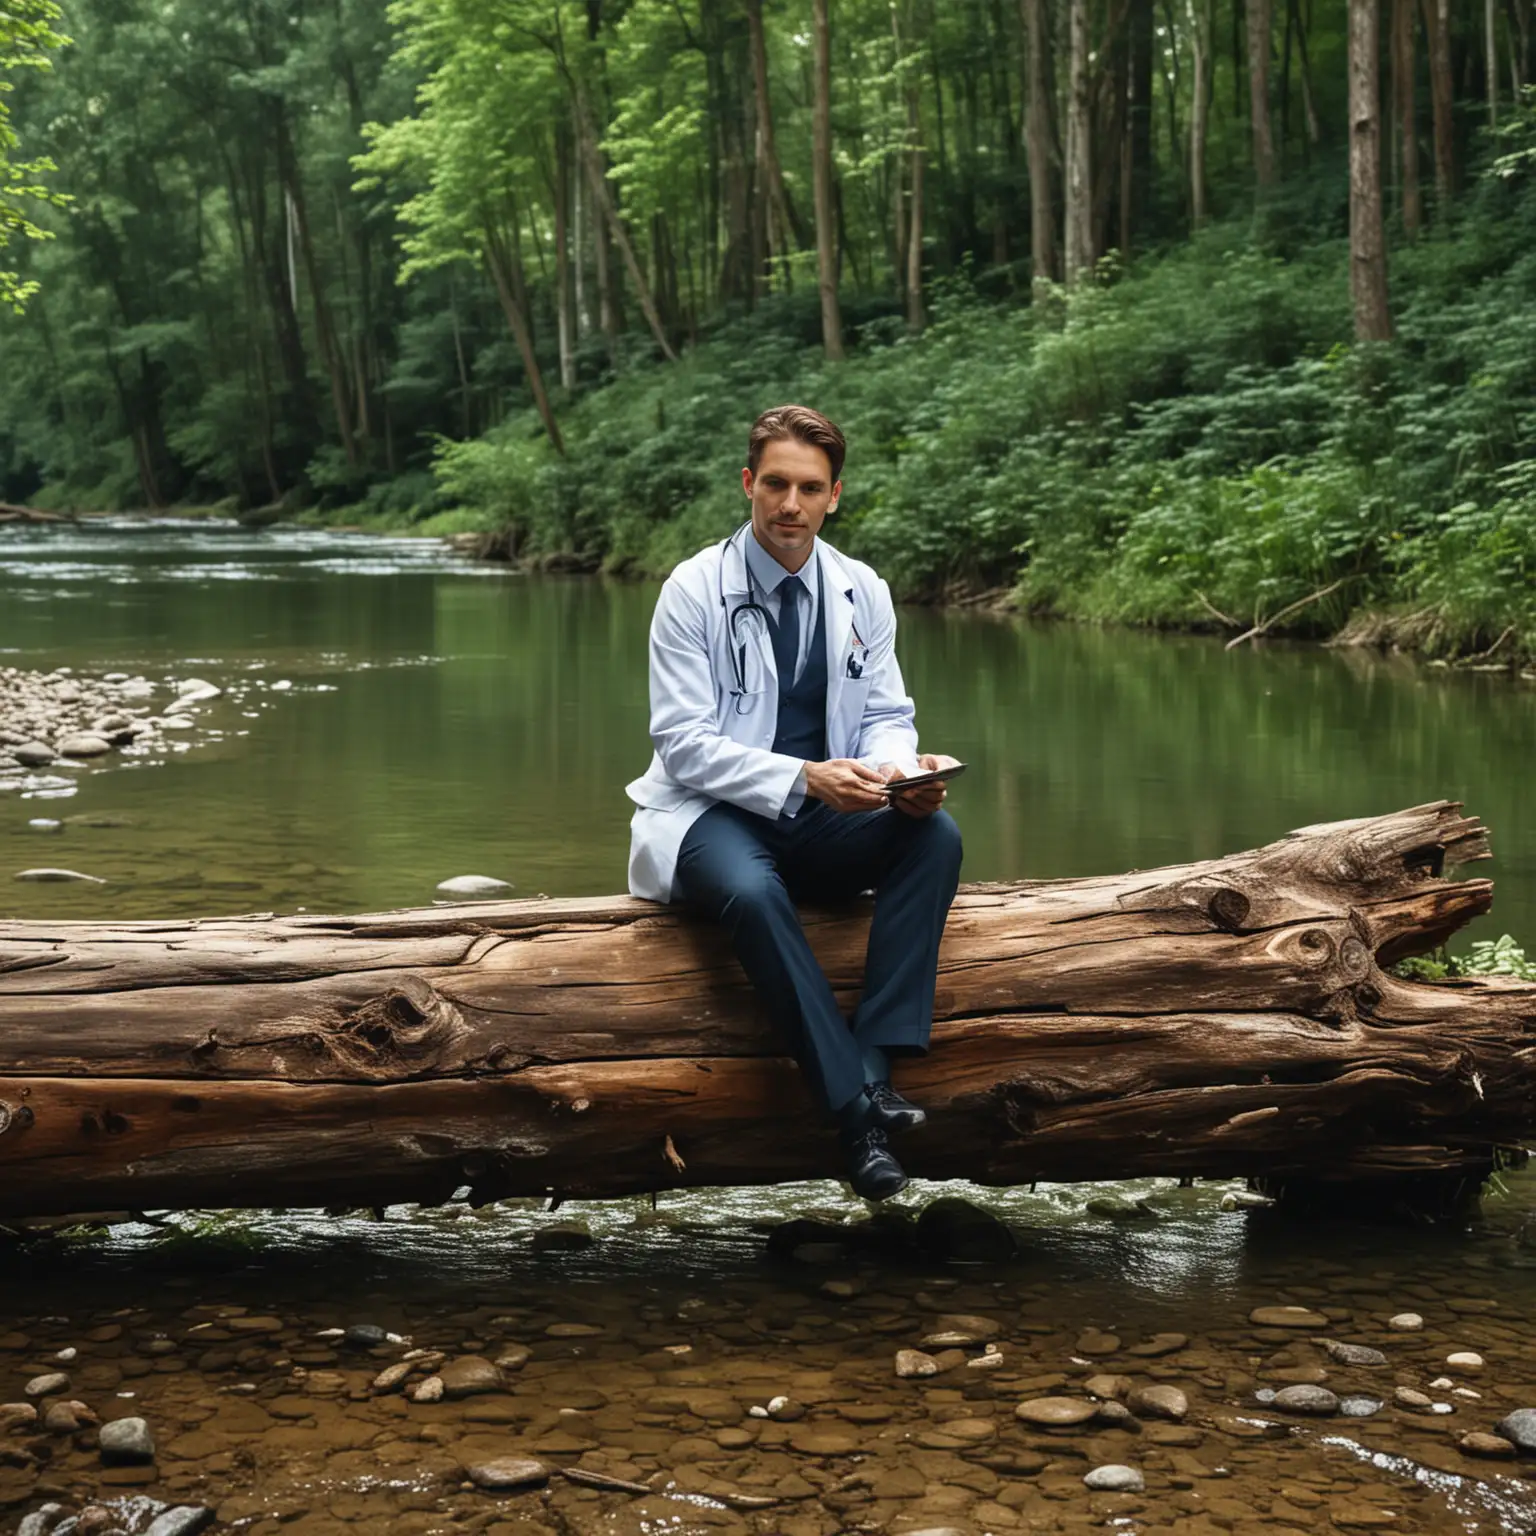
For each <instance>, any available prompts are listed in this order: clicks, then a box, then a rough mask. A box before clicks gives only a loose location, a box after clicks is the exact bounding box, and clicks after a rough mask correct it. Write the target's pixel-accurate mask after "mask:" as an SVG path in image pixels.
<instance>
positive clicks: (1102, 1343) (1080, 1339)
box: [1073, 1328, 1120, 1356]
mask: <svg viewBox="0 0 1536 1536" xmlns="http://www.w3.org/2000/svg"><path fill="white" fill-rule="evenodd" d="M1073 1348H1074V1349H1075V1351H1076V1352H1077V1353H1078V1354H1080V1355H1090V1356H1091V1355H1114V1354H1118V1353H1119V1352H1120V1340H1119V1337H1118V1336H1117V1335H1115V1334H1113V1333H1101V1332H1100V1331H1099V1330H1098V1329H1097V1328H1090V1329H1089V1330H1088V1331H1087V1332H1086V1333H1080V1334H1079V1335H1078V1336H1077V1343H1076V1344H1075V1345H1074V1346H1073Z"/></svg>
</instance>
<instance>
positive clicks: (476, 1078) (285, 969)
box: [0, 803, 1536, 1217]
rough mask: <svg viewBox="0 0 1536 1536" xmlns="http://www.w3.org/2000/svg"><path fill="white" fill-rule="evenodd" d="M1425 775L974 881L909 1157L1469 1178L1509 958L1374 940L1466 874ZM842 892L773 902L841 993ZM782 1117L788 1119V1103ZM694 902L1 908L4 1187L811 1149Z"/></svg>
mask: <svg viewBox="0 0 1536 1536" xmlns="http://www.w3.org/2000/svg"><path fill="white" fill-rule="evenodd" d="M1487 853H1488V847H1487V838H1486V834H1485V832H1484V829H1483V828H1482V826H1481V825H1480V824H1479V823H1478V822H1477V821H1476V820H1474V819H1470V818H1467V817H1464V816H1462V815H1461V814H1460V808H1459V807H1457V806H1454V805H1450V804H1446V803H1440V804H1436V805H1429V806H1421V807H1418V808H1416V809H1414V810H1410V811H1402V812H1398V813H1397V814H1395V815H1389V816H1382V817H1377V818H1367V819H1363V820H1357V821H1348V822H1338V823H1334V824H1331V825H1327V826H1318V827H1310V828H1306V829H1304V830H1303V831H1300V832H1296V833H1292V834H1291V835H1290V836H1289V837H1287V838H1284V839H1282V840H1281V841H1279V842H1277V843H1272V844H1270V845H1269V846H1268V847H1265V848H1261V849H1258V850H1256V851H1254V852H1250V853H1245V854H1237V855H1233V856H1231V857H1228V858H1224V859H1216V860H1210V861H1206V862H1203V863H1196V864H1188V865H1183V866H1178V867H1174V868H1169V869H1163V870H1157V871H1151V872H1138V873H1135V874H1128V875H1116V876H1106V877H1097V878H1093V879H1088V880H1080V881H1038V882H1029V883H1024V884H1019V885H1006V886H971V887H967V888H966V889H965V891H963V892H962V894H961V896H960V897H959V899H958V900H957V902H956V905H955V908H954V910H953V912H952V914H951V916H950V920H949V924H948V927H947V930H946V933H945V938H944V945H943V950H942V953H941V956H940V964H939V978H938V988H937V994H936V1001H935V1014H936V1025H935V1032H934V1041H933V1049H932V1052H931V1054H930V1055H929V1056H927V1057H926V1058H924V1059H922V1060H921V1061H913V1062H911V1063H904V1064H903V1067H902V1071H901V1076H900V1086H901V1087H902V1088H903V1089H904V1090H905V1091H907V1092H909V1093H911V1094H912V1095H913V1096H914V1097H916V1098H917V1099H918V1100H919V1101H920V1102H922V1103H924V1104H925V1105H926V1106H927V1107H928V1109H929V1112H930V1116H931V1119H930V1123H929V1126H928V1128H927V1130H926V1131H925V1132H924V1133H923V1135H922V1136H921V1137H914V1138H912V1139H911V1141H910V1142H909V1143H908V1144H906V1145H904V1146H903V1148H902V1152H903V1157H904V1159H905V1160H906V1161H907V1163H908V1166H909V1168H910V1170H911V1171H912V1172H913V1173H915V1174H918V1175H921V1176H924V1177H929V1178H968V1179H972V1180H975V1181H977V1182H980V1183H992V1184H1017V1183H1022V1182H1025V1181H1027V1180H1030V1179H1035V1178H1050V1179H1063V1180H1071V1179H1089V1178H1124V1177H1129V1176H1169V1177H1172V1176H1184V1175H1198V1176H1205V1177H1244V1176H1246V1177H1253V1178H1265V1179H1269V1180H1280V1181H1283V1180H1288V1179H1292V1180H1300V1179H1315V1180H1322V1181H1335V1182H1343V1183H1349V1182H1351V1181H1360V1180H1371V1179H1378V1178H1387V1177H1389V1176H1390V1177H1394V1178H1403V1177H1408V1176H1415V1177H1429V1176H1443V1175H1454V1176H1467V1177H1472V1178H1478V1177H1480V1176H1481V1174H1482V1173H1483V1172H1486V1170H1487V1168H1488V1167H1489V1165H1490V1163H1491V1160H1492V1157H1493V1149H1494V1148H1495V1147H1497V1146H1501V1145H1511V1144H1515V1143H1518V1142H1519V1141H1520V1140H1521V1139H1522V1138H1523V1137H1526V1136H1528V1135H1530V1134H1531V1133H1532V1132H1533V1131H1536V1059H1533V1054H1532V1053H1531V1052H1530V1050H1529V1048H1528V1043H1529V1039H1530V1035H1531V1031H1532V1030H1533V1029H1536V986H1530V985H1526V984H1520V983H1513V982H1507V981H1492V980H1490V981H1485V982H1471V981H1461V982H1456V983H1448V984H1442V985H1422V984H1415V983H1409V982H1405V981H1402V980H1399V979H1398V978H1396V977H1394V976H1392V975H1390V974H1388V973H1387V972H1386V970H1384V969H1383V968H1384V967H1385V966H1388V965H1390V964H1393V963H1395V962H1396V961H1397V960H1399V959H1401V958H1403V957H1404V956H1405V955H1408V954H1411V953H1414V952H1418V951H1423V950H1427V949H1430V948H1432V947H1434V946H1435V945H1438V944H1440V943H1443V942H1444V940H1445V938H1446V937H1447V936H1448V935H1449V934H1450V933H1452V932H1454V931H1455V930H1456V929H1457V928H1458V927H1460V926H1461V925H1462V924H1464V923H1466V922H1467V921H1469V920H1470V919H1471V918H1473V917H1476V916H1478V915H1480V914H1481V913H1483V912H1486V911H1487V910H1488V908H1489V906H1490V904H1491V901H1492V884H1491V882H1489V881H1487V880H1468V881H1458V882H1450V881H1447V880H1445V879H1443V878H1442V877H1441V873H1440V871H1441V870H1442V868H1443V867H1444V866H1446V865H1451V864H1460V863H1465V862H1468V861H1471V860H1474V859H1479V858H1484V857H1487ZM868 916H869V910H868V907H867V905H860V906H859V907H856V908H854V909H850V910H843V911H837V912H811V913H807V914H806V916H805V922H806V929H807V933H808V935H809V937H810V939H811V942H812V946H813V948H814V949H815V951H816V953H817V955H818V957H819V959H820V960H821V962H822V964H823V965H824V966H825V967H826V970H827V974H828V976H829V977H830V978H831V980H832V984H833V987H834V989H835V990H836V992H837V993H838V995H839V998H840V1000H841V1001H842V1002H843V1003H844V1004H845V1006H851V1005H852V1002H853V1000H854V998H855V996H856V994H857V989H858V986H859V978H860V974H861V968H862V963H863V955H864V946H865V943H866V938H867V932H868ZM791 1127H793V1129H792V1130H791ZM838 1167H839V1162H838V1154H837V1150H836V1142H835V1139H834V1138H833V1136H832V1135H831V1134H830V1133H827V1132H824V1131H822V1130H820V1129H818V1128H817V1117H816V1115H815V1113H814V1111H813V1109H812V1106H811V1103H810V1100H809V1098H808V1096H807V1094H806V1091H805V1089H804V1086H803V1084H802V1081H801V1079H800V1077H799V1074H798V1073H797V1071H796V1069H795V1068H794V1066H793V1065H792V1064H791V1063H790V1062H788V1061H787V1060H785V1059H784V1056H783V1046H782V1044H781V1043H780V1042H779V1041H777V1040H776V1039H775V1037H774V1035H773V1032H772V1031H771V1030H770V1029H769V1027H768V1026H767V1024H766V1023H765V1022H764V1020H763V1019H762V1018H761V1017H759V1016H758V1013H757V1010H756V1007H755V1005H754V1001H753V998H752V995H751V992H750V989H749V987H748V985H747V983H746V981H745V979H744V978H743V976H742V974H741V972H740V969H739V967H738V966H737V964H736V962H735V960H734V959H733V958H732V955H731V952H730V948H729V944H728V942H727V940H726V939H725V937H724V936H723V935H722V934H721V933H720V932H719V931H718V930H715V929H713V928H706V927H703V926H701V925H697V924H694V923H692V922H690V921H688V920H687V919H686V918H685V917H683V916H682V915H681V914H679V913H678V912H676V911H675V910H669V909H667V908H662V907H657V906H653V905H649V904H646V903H643V902H638V901H632V900H628V899H623V898H613V899H601V898H600V899H590V900H582V901H528V902H517V903H509V904H486V903H477V904H473V905H468V906H461V907H442V908H433V909H425V910H419V911H404V912H390V913H381V914H376V915H373V916H366V917H352V918H325V917H309V916H298V917H288V918H276V919H274V918H271V917H269V916H265V915H263V916H258V917H253V918H229V919H205V920H202V921H200V922H196V923H192V924H187V925H179V924H176V923H117V924H106V925H97V924H87V923H62V924H60V923H48V924H28V923H24V922H7V923H0V1217H4V1216H39V1215H51V1214H57V1213H63V1212H68V1211H82V1210H101V1209H129V1210H144V1209H157V1208H172V1207H182V1208H185V1207H190V1206H210V1205H211V1206H220V1207H234V1206H242V1205H245V1206H264V1205H338V1204H358V1205H378V1204H383V1203H391V1202H395V1201H403V1200H414V1201H429V1202H437V1201H442V1200H446V1199H448V1198H449V1197H450V1196H451V1195H452V1194H453V1192H454V1191H455V1190H456V1189H458V1188H459V1187H460V1186H462V1185H466V1184H467V1185H469V1186H470V1188H471V1191H472V1198H473V1199H474V1200H475V1201H476V1202H477V1203H478V1202H483V1201H486V1200H491V1199H497V1198H501V1197H503V1196H509V1195H531V1194H561V1195H568V1196H607V1195H625V1194H635V1193H642V1192H645V1191H653V1190H658V1189H667V1188H672V1187H678V1186H684V1185H703V1184H755V1183H767V1182H775V1181H778V1180H783V1179H792V1178H805V1177H811V1176H817V1175H826V1174H835V1173H836V1172H837V1170H838Z"/></svg>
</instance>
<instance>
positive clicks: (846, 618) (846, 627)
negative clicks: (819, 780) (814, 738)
mask: <svg viewBox="0 0 1536 1536" xmlns="http://www.w3.org/2000/svg"><path fill="white" fill-rule="evenodd" d="M816 550H817V554H818V556H819V557H820V562H821V608H822V634H823V636H824V637H825V641H826V647H827V751H828V752H829V753H830V754H831V755H832V756H833V757H846V756H848V755H849V751H850V748H849V745H848V743H849V742H850V741H856V740H857V739H858V731H857V728H856V727H857V722H856V721H855V722H854V727H855V728H854V729H852V730H850V729H849V728H848V727H847V725H846V723H844V722H841V721H840V720H839V717H838V712H839V710H840V709H841V708H842V702H843V693H844V688H845V685H846V683H847V681H848V647H849V644H850V642H851V641H852V638H853V578H852V577H851V576H849V574H848V572H847V571H846V570H845V569H844V567H843V563H842V561H840V560H839V559H838V558H837V556H836V555H835V554H834V553H833V552H832V550H831V549H830V548H829V547H828V546H827V545H825V544H823V543H822V542H821V540H819V539H818V540H817V541H816ZM860 712H861V713H862V705H861V706H860Z"/></svg>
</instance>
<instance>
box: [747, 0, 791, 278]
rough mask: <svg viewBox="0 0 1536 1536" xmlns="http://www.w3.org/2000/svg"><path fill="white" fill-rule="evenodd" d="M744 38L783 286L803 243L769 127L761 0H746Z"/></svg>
mask: <svg viewBox="0 0 1536 1536" xmlns="http://www.w3.org/2000/svg"><path fill="white" fill-rule="evenodd" d="M747 25H748V40H749V43H750V46H751V51H752V85H753V94H754V96H755V97H756V101H757V149H756V153H757V176H758V188H759V195H760V196H761V197H762V199H763V205H764V211H765V214H766V227H767V230H768V245H769V249H770V250H776V251H777V252H778V253H779V260H780V262H781V263H782V272H783V277H784V286H785V288H786V289H788V288H789V287H790V283H791V276H790V255H791V254H792V253H793V252H794V251H796V250H798V249H799V248H800V247H801V246H802V245H803V244H804V243H805V232H804V230H803V229H802V228H801V226H800V217H799V214H798V213H797V212H796V211H795V208H794V205H793V204H792V203H791V202H790V200H789V191H788V189H787V188H786V187H785V185H784V167H783V166H782V165H781V164H780V163H779V149H778V140H777V137H776V135H775V134H774V129H773V98H772V97H771V96H770V94H769V89H768V42H767V38H766V36H765V35H764V31H763V0H747Z"/></svg>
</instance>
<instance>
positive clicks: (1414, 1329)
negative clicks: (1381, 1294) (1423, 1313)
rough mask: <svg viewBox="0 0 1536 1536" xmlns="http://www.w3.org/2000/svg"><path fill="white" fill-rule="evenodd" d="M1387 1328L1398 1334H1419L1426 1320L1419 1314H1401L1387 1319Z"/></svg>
mask: <svg viewBox="0 0 1536 1536" xmlns="http://www.w3.org/2000/svg"><path fill="white" fill-rule="evenodd" d="M1387 1327H1388V1328H1391V1329H1393V1330H1395V1331H1396V1332H1398V1333H1418V1332H1419V1331H1420V1330H1421V1329H1422V1328H1423V1327H1424V1319H1423V1318H1422V1317H1420V1316H1419V1314H1418V1313H1417V1312H1399V1313H1398V1314H1397V1316H1396V1317H1389V1318H1388V1319H1387Z"/></svg>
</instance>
